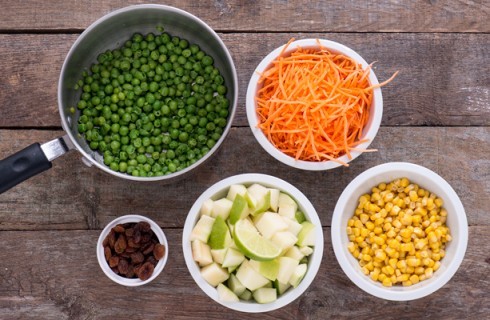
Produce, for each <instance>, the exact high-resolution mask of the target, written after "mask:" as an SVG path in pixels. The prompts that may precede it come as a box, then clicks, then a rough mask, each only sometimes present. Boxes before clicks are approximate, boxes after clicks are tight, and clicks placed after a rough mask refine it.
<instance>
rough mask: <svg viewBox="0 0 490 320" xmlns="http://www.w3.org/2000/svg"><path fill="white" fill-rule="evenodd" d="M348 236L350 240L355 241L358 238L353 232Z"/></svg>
mask: <svg viewBox="0 0 490 320" xmlns="http://www.w3.org/2000/svg"><path fill="white" fill-rule="evenodd" d="M348 238H349V241H355V240H356V236H355V235H353V234H351V235H349V236H348Z"/></svg>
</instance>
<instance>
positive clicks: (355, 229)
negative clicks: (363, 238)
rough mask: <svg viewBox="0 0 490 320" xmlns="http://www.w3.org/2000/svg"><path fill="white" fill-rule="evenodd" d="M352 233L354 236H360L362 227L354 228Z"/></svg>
mask: <svg viewBox="0 0 490 320" xmlns="http://www.w3.org/2000/svg"><path fill="white" fill-rule="evenodd" d="M352 233H353V234H354V236H356V237H359V236H360V235H361V229H359V228H352Z"/></svg>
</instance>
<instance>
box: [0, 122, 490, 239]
mask: <svg viewBox="0 0 490 320" xmlns="http://www.w3.org/2000/svg"><path fill="white" fill-rule="evenodd" d="M61 134H62V132H59V131H35V130H32V131H31V130H29V131H24V130H0V159H1V158H4V157H5V156H7V155H8V154H9V153H12V152H14V151H16V150H20V149H22V148H23V147H24V146H27V145H29V144H30V143H33V142H35V141H39V140H41V141H47V140H49V139H52V138H55V137H56V136H59V135H61ZM371 146H372V147H373V148H377V149H378V150H379V152H375V153H368V154H364V155H361V156H360V157H359V158H357V159H356V160H354V161H353V162H352V163H351V166H350V167H349V168H337V169H334V170H329V171H324V172H306V171H302V170H294V169H291V168H290V167H288V166H286V165H283V164H282V163H280V162H278V161H277V160H275V159H274V158H272V157H271V156H269V155H268V154H267V153H266V152H265V151H264V150H263V149H262V148H261V147H260V146H259V144H258V143H257V142H256V141H255V139H254V137H253V135H252V132H251V131H250V129H249V128H232V130H231V132H230V134H229V136H228V137H227V139H226V140H225V142H224V145H223V146H222V148H221V149H220V150H219V151H218V153H217V154H216V155H214V156H213V157H212V158H211V159H210V161H208V162H207V163H206V164H205V165H204V166H203V167H202V168H198V169H196V171H195V172H193V173H192V174H191V175H189V176H188V177H186V178H184V179H183V180H181V181H179V182H178V183H173V184H167V185H165V184H163V183H162V182H153V183H141V182H132V181H126V180H122V179H119V178H116V177H113V176H111V175H109V174H107V173H105V172H103V171H102V170H99V169H97V168H95V167H92V168H87V167H86V166H85V165H83V163H82V162H81V161H80V160H81V159H80V157H81V155H80V154H79V153H78V152H76V151H72V152H70V153H69V154H68V155H66V156H63V157H62V158H60V159H58V160H56V161H55V162H54V165H53V168H52V169H51V170H49V171H48V172H45V173H43V174H41V175H39V176H36V177H34V178H32V179H31V180H28V181H26V182H24V183H21V184H20V185H18V186H16V187H14V188H13V189H11V190H9V191H8V192H6V193H4V194H2V195H0V221H1V224H0V229H1V230H45V229H49V230H65V229H98V228H101V227H103V226H104V225H105V224H107V223H108V222H109V221H111V220H112V219H114V218H115V217H117V216H120V215H123V214H129V213H140V214H143V215H147V216H149V217H150V218H153V219H155V220H156V221H158V223H160V224H161V225H162V226H165V227H172V228H173V227H183V225H184V221H185V218H186V214H187V212H188V211H189V210H190V208H191V206H192V204H193V202H194V200H195V199H197V198H198V197H199V195H200V194H201V193H202V192H204V190H205V189H207V188H208V187H209V186H211V185H212V184H214V183H215V182H217V181H219V180H221V179H223V178H225V177H228V176H231V175H235V174H240V173H265V174H270V175H273V176H277V177H279V178H282V179H284V180H286V181H289V182H290V183H292V184H294V185H295V186H296V187H297V188H299V189H300V190H301V191H302V192H303V193H304V194H305V195H306V196H307V197H308V198H309V199H310V201H311V202H312V203H313V205H314V207H315V208H316V210H317V212H318V214H319V216H320V220H321V221H322V225H324V226H330V222H331V218H332V213H333V210H334V207H335V203H336V201H337V199H338V198H339V196H340V194H341V192H342V190H343V189H344V188H345V187H346V186H347V184H348V183H349V182H350V181H351V180H352V179H354V178H355V177H356V176H357V175H358V174H360V173H361V172H363V171H364V170H366V169H368V168H370V167H373V166H375V165H378V164H381V163H385V162H391V161H406V162H413V163H417V164H420V165H423V166H425V167H427V168H429V169H432V170H434V171H435V172H437V173H438V174H439V175H441V176H442V177H443V178H444V179H446V180H447V181H448V182H449V184H451V185H452V187H453V188H454V189H455V191H456V193H457V194H458V195H459V197H460V198H461V201H462V202H463V206H464V207H465V211H466V214H467V216H468V221H469V224H470V225H485V226H489V225H490V220H489V219H488V210H487V208H489V207H490V199H489V198H488V197H487V196H486V195H488V194H489V193H490V160H489V159H488V155H489V154H490V128H488V127H485V128H465V127H462V128H417V130H414V129H413V128H406V127H399V128H394V127H386V128H381V130H380V132H379V133H378V136H377V138H376V139H375V140H374V142H373V144H372V145H371ZM474 146H478V148H475V147H474Z"/></svg>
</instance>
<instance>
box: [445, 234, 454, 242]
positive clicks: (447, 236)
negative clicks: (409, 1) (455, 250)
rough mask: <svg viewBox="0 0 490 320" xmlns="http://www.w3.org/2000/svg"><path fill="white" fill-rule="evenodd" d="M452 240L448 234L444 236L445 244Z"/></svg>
mask: <svg viewBox="0 0 490 320" xmlns="http://www.w3.org/2000/svg"><path fill="white" fill-rule="evenodd" d="M452 239H453V237H451V235H450V234H446V242H449V241H451V240H452Z"/></svg>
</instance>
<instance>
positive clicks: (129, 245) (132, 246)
mask: <svg viewBox="0 0 490 320" xmlns="http://www.w3.org/2000/svg"><path fill="white" fill-rule="evenodd" d="M128 247H131V248H136V249H137V248H140V247H141V245H140V244H139V243H135V242H134V239H133V238H132V237H130V238H128Z"/></svg>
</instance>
